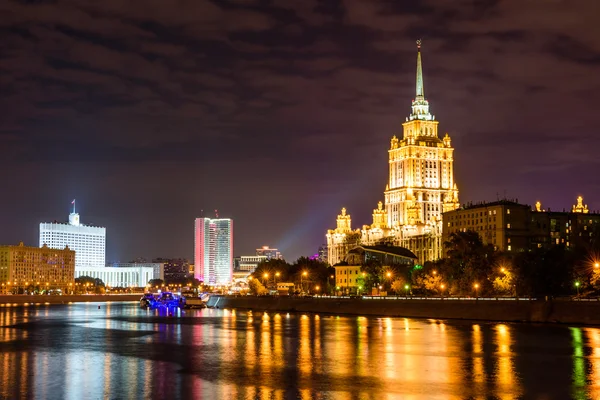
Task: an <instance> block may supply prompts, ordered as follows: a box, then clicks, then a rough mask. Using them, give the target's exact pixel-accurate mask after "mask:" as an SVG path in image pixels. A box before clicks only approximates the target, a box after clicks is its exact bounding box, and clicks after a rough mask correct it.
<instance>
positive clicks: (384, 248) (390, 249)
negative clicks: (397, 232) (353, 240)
mask: <svg viewBox="0 0 600 400" xmlns="http://www.w3.org/2000/svg"><path fill="white" fill-rule="evenodd" d="M355 249H364V250H365V251H371V252H377V253H387V254H392V255H395V256H400V257H406V258H412V259H414V260H416V259H417V256H416V255H415V254H414V253H413V252H412V251H410V250H408V249H407V248H404V247H399V246H388V245H383V244H382V245H377V246H357V247H355V248H353V249H352V250H350V251H349V252H348V253H351V252H352V251H353V250H355Z"/></svg>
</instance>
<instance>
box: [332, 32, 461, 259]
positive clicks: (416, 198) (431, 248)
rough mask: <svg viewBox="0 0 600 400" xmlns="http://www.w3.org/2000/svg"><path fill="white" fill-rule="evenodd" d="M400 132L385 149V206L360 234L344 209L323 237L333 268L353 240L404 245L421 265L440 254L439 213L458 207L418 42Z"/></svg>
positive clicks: (446, 142) (447, 143)
mask: <svg viewBox="0 0 600 400" xmlns="http://www.w3.org/2000/svg"><path fill="white" fill-rule="evenodd" d="M402 128H403V134H402V138H401V139H400V138H398V137H396V136H395V135H394V136H393V137H392V139H391V142H390V148H389V150H388V154H389V179H388V184H387V185H386V188H385V191H384V198H385V206H384V205H383V204H382V203H381V202H379V204H378V208H376V209H375V210H373V224H371V225H364V226H363V227H362V229H360V230H359V229H356V230H352V228H351V226H350V217H349V216H348V217H347V218H346V219H344V217H346V212H345V211H346V210H345V209H343V210H342V214H341V215H339V216H338V227H337V229H335V230H329V231H328V232H327V235H326V237H327V247H328V259H329V262H330V263H331V264H335V263H337V262H339V261H341V260H343V258H344V256H345V254H346V253H347V251H348V249H349V248H350V247H351V246H352V245H355V244H356V242H357V240H356V239H355V237H357V238H360V239H359V240H358V241H359V242H360V243H362V244H364V245H371V244H377V243H381V242H388V243H391V244H394V245H396V246H401V247H405V248H407V249H409V250H411V251H412V252H413V253H415V254H416V255H417V257H418V259H419V261H421V262H423V261H427V260H435V259H438V258H439V257H440V256H441V254H442V213H443V212H446V211H451V210H454V209H456V208H458V205H459V203H458V188H457V186H456V183H454V169H453V163H454V149H453V148H452V144H451V140H450V136H449V135H448V134H446V135H445V136H444V138H443V139H440V138H439V137H438V121H436V119H435V116H433V115H432V114H431V113H430V112H429V102H428V101H427V100H426V99H425V89H424V84H423V66H422V61H421V41H417V74H416V96H415V98H414V99H413V101H412V107H411V114H410V115H409V116H408V117H407V118H406V121H405V122H404V123H403V124H402ZM340 221H342V222H344V223H343V224H341V225H340Z"/></svg>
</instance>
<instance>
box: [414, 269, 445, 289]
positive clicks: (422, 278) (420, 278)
mask: <svg viewBox="0 0 600 400" xmlns="http://www.w3.org/2000/svg"><path fill="white" fill-rule="evenodd" d="M442 284H443V279H442V276H441V275H440V274H438V273H436V274H434V273H433V272H430V273H425V274H419V275H417V276H416V277H415V279H414V284H413V286H414V287H415V288H419V289H421V290H422V291H423V292H424V293H426V294H439V293H441V292H442V289H441V288H442Z"/></svg>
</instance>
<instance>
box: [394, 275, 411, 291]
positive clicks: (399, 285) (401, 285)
mask: <svg viewBox="0 0 600 400" xmlns="http://www.w3.org/2000/svg"><path fill="white" fill-rule="evenodd" d="M406 285H408V283H407V282H406V280H404V279H402V278H397V279H395V280H394V282H392V290H393V291H394V293H396V294H406V293H407V292H408V290H407V289H406Z"/></svg>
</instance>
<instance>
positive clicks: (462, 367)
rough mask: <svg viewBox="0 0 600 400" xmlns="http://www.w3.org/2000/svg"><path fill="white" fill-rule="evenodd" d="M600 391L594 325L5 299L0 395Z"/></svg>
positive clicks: (536, 394)
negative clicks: (53, 303) (35, 303)
mask: <svg viewBox="0 0 600 400" xmlns="http://www.w3.org/2000/svg"><path fill="white" fill-rule="evenodd" d="M163 396H169V397H173V398H214V399H217V398H219V399H220V398H224V399H239V398H241V399H282V400H283V399H289V398H296V399H314V398H316V399H348V400H353V399H395V398H403V399H420V398H427V399H461V398H473V399H485V398H498V399H515V398H522V397H527V398H530V397H533V398H544V399H564V398H576V399H587V398H600V329H598V328H592V327H585V328H581V327H568V326H552V325H545V326H542V325H518V324H501V323H481V322H479V323H474V322H460V321H456V322H448V321H438V320H413V319H406V318H365V317H340V316H330V315H314V314H282V313H262V312H245V311H228V310H207V309H205V310H198V311H184V312H181V313H177V312H174V313H173V315H170V314H168V313H165V312H162V313H161V312H158V311H150V310H141V309H139V308H137V307H136V306H135V304H105V303H102V304H100V309H98V304H72V305H65V306H46V305H39V306H27V307H22V306H19V307H15V306H10V307H0V398H19V397H36V398H61V399H63V398H64V399H81V398H150V397H163Z"/></svg>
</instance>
